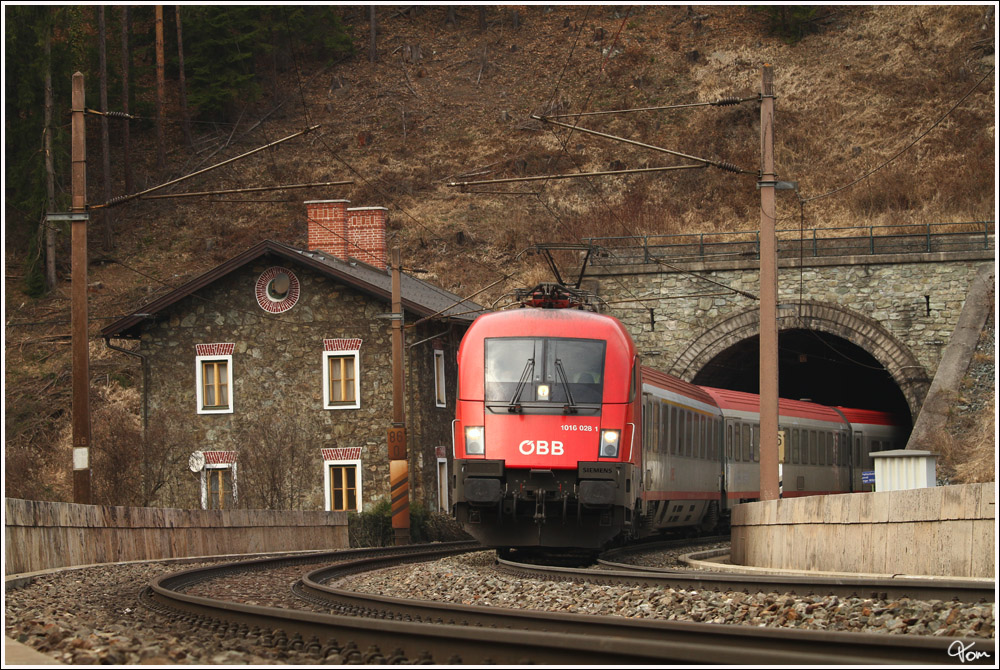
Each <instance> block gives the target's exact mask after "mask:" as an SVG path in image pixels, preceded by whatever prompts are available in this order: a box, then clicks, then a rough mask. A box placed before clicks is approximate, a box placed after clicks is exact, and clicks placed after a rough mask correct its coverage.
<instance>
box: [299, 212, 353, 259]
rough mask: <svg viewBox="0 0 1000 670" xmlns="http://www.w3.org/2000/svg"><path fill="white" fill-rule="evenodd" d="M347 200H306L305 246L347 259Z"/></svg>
mask: <svg viewBox="0 0 1000 670" xmlns="http://www.w3.org/2000/svg"><path fill="white" fill-rule="evenodd" d="M348 202H350V201H349V200H307V201H306V203H305V205H306V225H307V230H308V242H307V246H308V248H309V250H310V251H322V252H324V253H327V254H330V255H331V256H336V257H337V258H340V259H341V260H345V261H346V260H347V247H348V241H347V240H348V237H347V203H348Z"/></svg>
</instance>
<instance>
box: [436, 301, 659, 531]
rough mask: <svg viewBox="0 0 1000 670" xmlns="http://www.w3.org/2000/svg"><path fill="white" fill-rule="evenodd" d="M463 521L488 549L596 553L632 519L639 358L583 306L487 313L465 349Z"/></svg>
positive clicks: (459, 486) (458, 492)
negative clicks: (559, 548)
mask: <svg viewBox="0 0 1000 670" xmlns="http://www.w3.org/2000/svg"><path fill="white" fill-rule="evenodd" d="M458 363H459V385H458V401H457V405H458V408H457V418H456V420H455V422H454V440H455V443H454V449H455V474H456V478H455V501H456V506H455V515H456V518H457V519H458V521H459V522H460V523H462V525H463V526H464V527H465V528H466V529H467V530H468V531H469V532H470V533H471V534H472V535H473V536H474V537H476V539H478V540H480V541H481V542H483V543H484V544H486V545H489V546H507V547H525V546H574V547H575V546H580V547H600V546H603V545H605V544H606V543H608V542H609V541H610V540H612V539H613V538H614V537H616V536H617V535H619V534H621V533H622V532H623V531H627V530H628V529H630V528H631V527H632V525H633V524H634V523H635V511H636V508H637V505H636V501H637V500H638V498H639V494H640V490H639V465H640V463H641V454H642V436H641V435H640V431H639V430H638V429H637V425H638V421H639V420H640V416H641V411H640V401H641V394H640V393H639V379H640V375H639V361H638V358H637V356H636V350H635V345H634V344H633V342H632V338H631V337H629V334H628V332H627V331H626V330H625V328H624V326H622V324H621V323H620V322H619V321H618V320H617V319H614V318H612V317H608V316H602V315H599V314H594V313H592V312H586V311H580V310H575V309H523V310H513V311H506V312H496V313H493V314H487V315H484V316H481V317H479V318H478V319H476V321H475V322H474V323H473V324H472V326H471V327H470V328H469V330H468V332H467V333H466V334H465V337H464V338H463V340H462V344H461V346H460V347H459V352H458Z"/></svg>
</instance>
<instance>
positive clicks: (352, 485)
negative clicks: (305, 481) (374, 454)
mask: <svg viewBox="0 0 1000 670" xmlns="http://www.w3.org/2000/svg"><path fill="white" fill-rule="evenodd" d="M352 456H357V458H351V457H352ZM360 456H361V449H360V448H354V449H324V450H323V489H324V490H325V491H326V495H325V498H326V511H328V512H359V511H361V507H362V504H361V501H362V500H363V498H362V493H363V491H362V485H361V458H360Z"/></svg>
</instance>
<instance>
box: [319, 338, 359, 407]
mask: <svg viewBox="0 0 1000 670" xmlns="http://www.w3.org/2000/svg"><path fill="white" fill-rule="evenodd" d="M359 360H360V357H359V356H358V352H357V351H324V352H323V407H324V408H326V409H358V408H359V407H361V375H360V370H359V369H358V368H359V365H358V362H359Z"/></svg>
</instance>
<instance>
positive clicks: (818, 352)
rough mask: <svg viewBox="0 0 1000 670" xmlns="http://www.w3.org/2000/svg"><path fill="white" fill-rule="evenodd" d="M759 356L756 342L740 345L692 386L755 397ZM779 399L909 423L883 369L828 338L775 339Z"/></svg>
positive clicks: (788, 333) (795, 333)
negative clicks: (871, 413)
mask: <svg viewBox="0 0 1000 670" xmlns="http://www.w3.org/2000/svg"><path fill="white" fill-rule="evenodd" d="M759 352H760V338H759V337H758V336H754V337H751V338H748V339H746V340H743V341H742V342H739V343H738V344H735V345H733V346H731V347H729V348H728V349H726V350H725V351H723V352H722V353H720V354H719V355H717V356H716V357H715V358H713V359H712V360H711V361H709V362H708V364H707V365H705V367H704V368H702V370H701V371H700V372H698V374H697V375H695V377H694V379H693V380H692V381H693V383H695V384H697V385H699V386H714V387H717V388H725V389H731V390H734V391H746V392H748V393H757V392H758V389H759V385H760V353H759ZM778 394H779V395H780V396H781V397H782V398H791V399H794V400H810V401H812V402H816V403H820V404H823V405H839V406H842V407H856V408H859V409H872V410H878V411H882V412H891V413H893V414H896V415H898V416H899V418H900V420H902V421H904V422H909V421H910V409H909V405H908V404H907V402H906V398H905V396H904V395H903V392H902V391H901V390H900V389H899V386H897V385H896V382H895V381H894V380H893V378H892V376H891V375H890V374H889V372H888V371H887V370H886V369H885V367H884V366H883V365H882V364H881V363H879V362H878V361H877V360H876V359H875V358H874V357H873V356H872V355H871V354H869V353H868V352H867V351H865V350H864V349H862V348H861V347H859V346H857V345H855V344H853V343H851V342H849V341H847V340H845V339H843V338H841V337H838V336H836V335H831V334H830V333H823V332H818V331H814V330H807V329H792V330H783V331H781V332H780V333H779V334H778Z"/></svg>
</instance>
